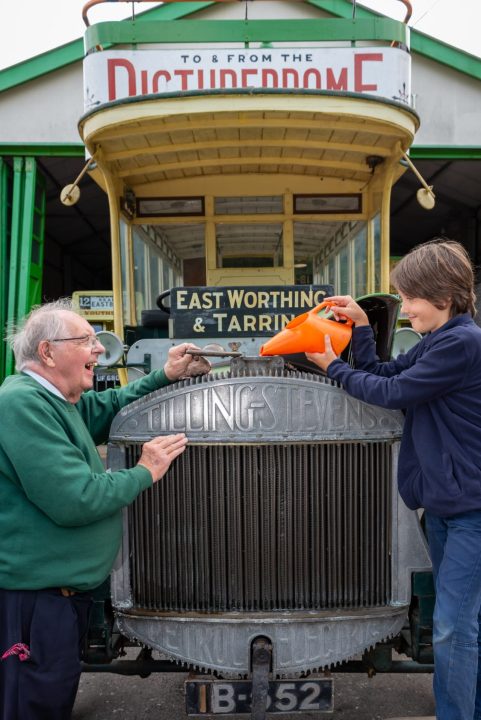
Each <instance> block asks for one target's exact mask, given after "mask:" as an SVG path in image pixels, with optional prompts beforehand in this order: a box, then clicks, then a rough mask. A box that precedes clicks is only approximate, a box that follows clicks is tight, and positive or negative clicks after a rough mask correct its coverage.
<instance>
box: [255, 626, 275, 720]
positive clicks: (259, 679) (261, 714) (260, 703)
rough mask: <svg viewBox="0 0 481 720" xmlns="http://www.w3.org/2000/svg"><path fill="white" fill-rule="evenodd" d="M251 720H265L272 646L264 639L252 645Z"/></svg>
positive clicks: (259, 639) (258, 639)
mask: <svg viewBox="0 0 481 720" xmlns="http://www.w3.org/2000/svg"><path fill="white" fill-rule="evenodd" d="M251 660H252V708H251V719H252V720H265V718H266V712H267V697H268V692H269V672H270V669H271V664H272V644H271V642H270V641H269V640H268V639H267V638H265V637H258V638H256V639H255V640H254V642H253V643H252V656H251Z"/></svg>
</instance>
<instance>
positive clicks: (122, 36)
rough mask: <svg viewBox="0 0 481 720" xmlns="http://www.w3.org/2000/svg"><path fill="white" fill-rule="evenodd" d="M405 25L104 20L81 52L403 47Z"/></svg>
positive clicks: (373, 20)
mask: <svg viewBox="0 0 481 720" xmlns="http://www.w3.org/2000/svg"><path fill="white" fill-rule="evenodd" d="M407 35H408V33H407V29H406V25H404V24H403V23H400V22H398V21H397V20H391V19H390V18H369V19H367V18H366V19H364V20H356V21H353V20H351V21H347V20H339V19H333V20H331V19H330V20H328V21H326V20H325V19H320V20H316V19H312V18H310V19H309V20H296V22H295V23H294V22H293V21H292V20H247V21H245V20H200V21H195V20H177V21H175V22H171V21H162V20H161V21H155V22H150V23H148V24H147V23H139V22H136V21H126V20H124V22H121V23H119V22H102V23H97V24H96V25H92V26H91V27H89V28H87V31H86V33H85V50H86V52H89V51H90V50H93V49H94V48H96V47H98V46H99V45H100V46H102V47H103V46H105V45H109V46H110V45H116V44H133V45H135V44H138V43H159V42H168V43H192V42H200V43H202V42H222V43H225V42H274V41H290V42H313V41H332V42H335V41H342V40H345V41H352V42H356V41H358V40H362V41H366V40H368V41H369V40H373V41H381V40H383V41H386V42H389V43H391V42H399V43H402V44H404V45H406V44H407Z"/></svg>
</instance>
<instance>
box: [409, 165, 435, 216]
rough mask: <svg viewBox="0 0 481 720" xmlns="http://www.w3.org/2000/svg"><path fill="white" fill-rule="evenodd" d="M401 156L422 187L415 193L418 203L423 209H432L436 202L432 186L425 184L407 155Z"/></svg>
mask: <svg viewBox="0 0 481 720" xmlns="http://www.w3.org/2000/svg"><path fill="white" fill-rule="evenodd" d="M402 156H403V159H404V161H405V162H406V164H407V165H408V167H409V168H410V169H411V170H412V171H413V173H414V174H415V175H416V177H417V178H418V180H419V182H420V183H421V185H422V186H423V187H422V188H419V190H418V191H417V193H416V199H417V201H418V203H419V204H420V205H421V207H422V208H424V210H432V209H433V207H434V206H435V204H436V195H435V194H434V193H433V186H432V185H428V184H427V182H426V180H425V179H424V178H423V176H422V175H421V173H420V172H419V170H418V169H417V168H416V167H415V165H414V164H413V162H412V160H411V158H410V157H409V155H407V154H406V153H403V155H402Z"/></svg>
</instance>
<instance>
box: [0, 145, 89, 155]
mask: <svg viewBox="0 0 481 720" xmlns="http://www.w3.org/2000/svg"><path fill="white" fill-rule="evenodd" d="M2 155H3V156H6V157H10V156H14V157H81V158H83V157H85V145H83V143H81V142H78V143H45V144H43V143H36V144H33V145H26V144H25V143H0V157H2Z"/></svg>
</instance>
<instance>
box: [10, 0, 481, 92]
mask: <svg viewBox="0 0 481 720" xmlns="http://www.w3.org/2000/svg"><path fill="white" fill-rule="evenodd" d="M306 2H307V3H309V4H310V5H313V6H314V7H317V8H319V9H320V10H324V11H325V12H328V13H332V14H333V15H335V16H337V17H341V18H352V11H353V6H352V4H351V3H350V2H345V3H340V2H339V0H306ZM213 4H214V3H213V1H212V0H208V1H207V2H182V3H175V2H174V3H166V4H164V5H160V6H158V7H155V8H151V9H150V10H146V11H145V12H144V13H141V14H139V15H138V19H139V20H142V21H144V20H150V19H155V18H159V19H162V20H177V19H179V18H182V17H185V16H186V15H190V14H191V13H193V12H198V11H199V10H203V9H205V8H207V7H209V6H210V5H213ZM356 15H357V16H358V17H359V18H363V17H364V18H368V17H373V16H377V15H378V13H375V12H374V11H371V10H368V9H366V8H362V7H359V6H356ZM411 51H414V52H416V53H418V54H419V55H423V56H424V57H427V58H429V59H431V60H434V61H436V62H439V63H442V64H443V65H447V66H449V67H451V68H453V69H454V70H458V71H459V72H461V73H463V74H465V75H469V76H470V77H474V78H475V79H477V80H481V59H480V58H477V57H476V56H475V55H471V54H469V53H467V52H465V51H464V50H460V49H459V48H455V47H453V46H451V45H448V44H447V43H444V42H442V41H441V40H435V39H434V38H431V37H430V36H428V35H424V34H423V33H420V32H419V31H418V30H412V29H411ZM83 56H84V47H83V40H82V39H78V40H73V41H72V42H69V43H66V44H65V45H61V46H60V47H57V48H54V49H53V50H48V51H47V52H44V53H41V54H40V55H36V56H34V57H32V58H29V59H28V60H24V61H23V62H20V63H17V64H16V65H12V66H11V67H8V68H5V69H3V70H0V92H5V91H6V90H10V89H11V88H14V87H16V86H17V85H22V84H24V83H27V82H29V81H30V80H34V79H35V78H38V77H40V76H42V75H46V74H47V73H49V72H53V71H54V70H58V69H60V68H62V67H65V66H66V65H70V64H71V63H74V62H78V61H79V60H81V59H82V58H83Z"/></svg>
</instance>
